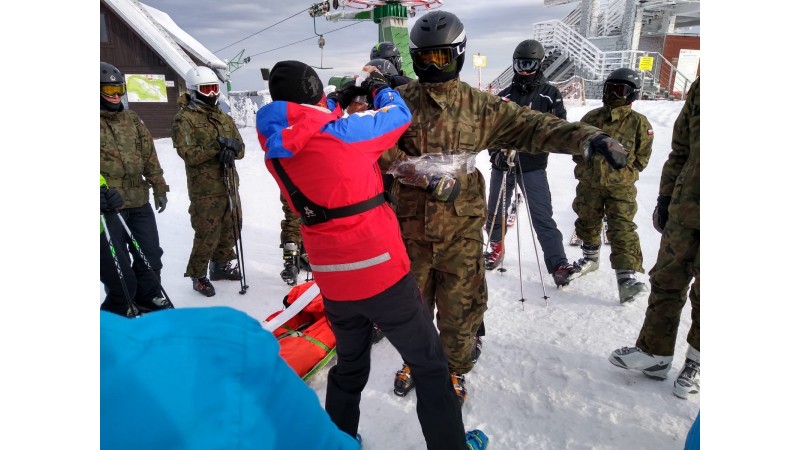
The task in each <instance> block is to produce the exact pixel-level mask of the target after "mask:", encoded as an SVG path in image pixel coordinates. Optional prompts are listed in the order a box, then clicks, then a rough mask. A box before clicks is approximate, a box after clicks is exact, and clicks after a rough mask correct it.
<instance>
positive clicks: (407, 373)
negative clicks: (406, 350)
mask: <svg viewBox="0 0 800 450" xmlns="http://www.w3.org/2000/svg"><path fill="white" fill-rule="evenodd" d="M412 389H414V379H413V378H411V368H410V367H408V365H407V364H406V363H403V368H402V369H400V370H398V371H397V373H396V374H395V376H394V395H397V396H400V397H405V396H406V394H408V393H409V392H411V390H412Z"/></svg>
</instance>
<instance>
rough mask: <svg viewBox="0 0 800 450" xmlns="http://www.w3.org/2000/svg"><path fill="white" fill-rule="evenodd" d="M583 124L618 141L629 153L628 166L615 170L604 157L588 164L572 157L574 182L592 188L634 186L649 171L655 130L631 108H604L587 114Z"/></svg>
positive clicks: (594, 159)
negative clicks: (641, 175)
mask: <svg viewBox="0 0 800 450" xmlns="http://www.w3.org/2000/svg"><path fill="white" fill-rule="evenodd" d="M581 122H584V123H588V124H589V125H594V126H596V127H598V128H600V129H602V130H603V131H605V132H606V133H608V134H609V135H610V136H611V137H613V138H614V139H616V140H618V141H619V142H620V143H621V144H622V145H623V146H625V149H626V150H628V165H627V166H626V167H625V168H623V169H620V170H614V168H612V167H611V165H609V164H608V161H606V159H605V158H603V156H602V155H599V154H598V155H595V156H594V157H593V158H592V159H591V160H587V159H586V158H584V157H583V156H582V155H578V156H573V157H572V160H573V161H575V162H576V163H577V165H576V166H575V178H576V179H578V180H579V181H581V182H582V183H588V184H589V185H593V186H595V185H596V186H620V185H632V184H633V183H635V182H636V180H638V179H639V172H641V171H642V170H644V168H645V167H647V163H648V161H650V155H651V154H652V153H653V126H652V125H650V121H649V120H647V117H645V116H644V115H642V114H640V113H638V112H636V111H634V110H633V109H631V105H625V106H617V107H616V108H610V107H608V106H603V107H600V108H597V109H593V110H591V111H589V112H588V113H586V115H585V116H583V118H582V119H581Z"/></svg>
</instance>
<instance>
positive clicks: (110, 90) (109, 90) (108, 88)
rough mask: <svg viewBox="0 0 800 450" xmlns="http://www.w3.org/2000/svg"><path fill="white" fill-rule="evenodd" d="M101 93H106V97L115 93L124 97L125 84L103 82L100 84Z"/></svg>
mask: <svg viewBox="0 0 800 450" xmlns="http://www.w3.org/2000/svg"><path fill="white" fill-rule="evenodd" d="M100 93H101V94H103V95H105V96H106V97H113V96H115V95H119V96H120V97H122V96H123V95H125V85H124V84H101V85H100Z"/></svg>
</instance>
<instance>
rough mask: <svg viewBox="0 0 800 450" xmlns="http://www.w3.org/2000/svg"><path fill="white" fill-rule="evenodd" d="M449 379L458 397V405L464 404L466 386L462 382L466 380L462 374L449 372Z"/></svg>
mask: <svg viewBox="0 0 800 450" xmlns="http://www.w3.org/2000/svg"><path fill="white" fill-rule="evenodd" d="M450 381H452V382H453V389H455V391H456V396H457V397H458V406H464V402H466V401H467V387H466V386H465V385H464V384H465V383H466V381H467V380H466V379H465V378H464V375H462V374H459V373H455V372H450Z"/></svg>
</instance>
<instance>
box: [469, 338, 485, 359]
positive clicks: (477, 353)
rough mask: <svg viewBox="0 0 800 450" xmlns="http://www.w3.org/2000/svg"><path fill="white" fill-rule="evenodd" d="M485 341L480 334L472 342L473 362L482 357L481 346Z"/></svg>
mask: <svg viewBox="0 0 800 450" xmlns="http://www.w3.org/2000/svg"><path fill="white" fill-rule="evenodd" d="M482 344H483V342H482V341H481V337H480V336H475V340H474V342H473V343H472V364H475V363H476V362H478V358H480V357H481V346H482Z"/></svg>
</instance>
